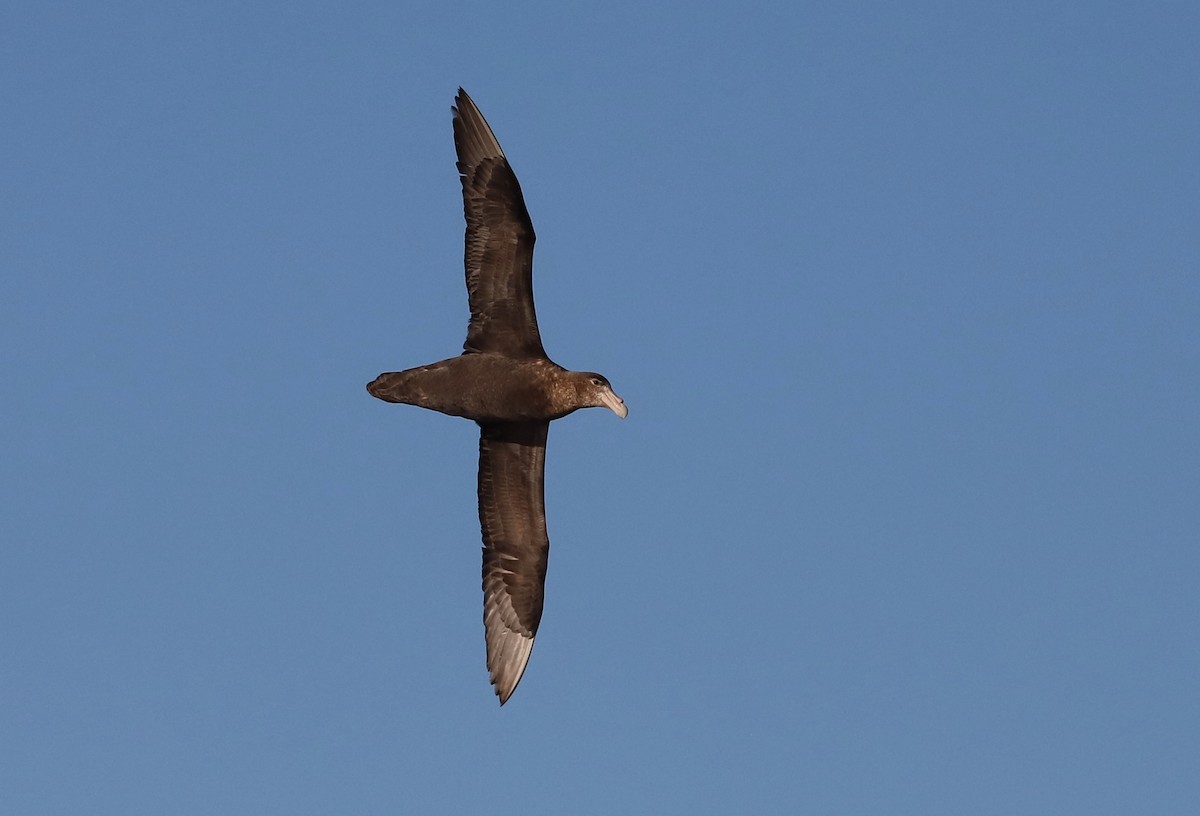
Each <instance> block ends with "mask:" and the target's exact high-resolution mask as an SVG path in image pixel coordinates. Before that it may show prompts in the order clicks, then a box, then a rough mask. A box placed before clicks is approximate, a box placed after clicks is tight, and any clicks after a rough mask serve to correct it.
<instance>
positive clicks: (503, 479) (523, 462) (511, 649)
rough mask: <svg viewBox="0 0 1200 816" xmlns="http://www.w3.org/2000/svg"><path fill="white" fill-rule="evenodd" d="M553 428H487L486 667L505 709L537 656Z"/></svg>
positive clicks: (483, 492)
mask: <svg viewBox="0 0 1200 816" xmlns="http://www.w3.org/2000/svg"><path fill="white" fill-rule="evenodd" d="M548 429H549V423H548V422H497V423H487V424H481V425H480V430H481V432H480V436H479V524H480V527H481V528H482V530H483V623H484V628H485V630H486V637H487V664H488V671H489V672H490V673H491V677H492V684H493V685H494V686H495V687H496V695H497V696H498V697H499V698H500V703H501V705H503V704H504V702H505V701H507V700H508V698H509V696H510V695H512V693H513V690H514V689H515V688H516V687H517V683H519V682H520V681H521V675H522V674H524V673H525V666H526V664H527V663H528V662H529V654H530V652H532V651H533V638H534V635H536V634H537V628H538V623H539V622H540V621H541V619H542V599H543V589H544V586H545V582H546V562H547V558H548V557H549V554H550V540H549V539H548V538H547V536H546V507H545V500H544V479H543V477H544V472H545V463H546V432H547V430H548Z"/></svg>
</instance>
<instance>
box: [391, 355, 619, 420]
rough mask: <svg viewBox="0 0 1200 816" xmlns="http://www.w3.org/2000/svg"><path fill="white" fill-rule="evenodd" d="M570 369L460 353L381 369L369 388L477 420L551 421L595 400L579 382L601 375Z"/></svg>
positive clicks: (547, 362)
mask: <svg viewBox="0 0 1200 816" xmlns="http://www.w3.org/2000/svg"><path fill="white" fill-rule="evenodd" d="M583 374H584V377H583V378H581V377H580V376H579V375H580V372H575V371H567V370H566V369H565V368H563V367H562V366H559V365H556V364H555V363H553V362H551V361H550V360H548V359H545V358H540V359H538V358H535V359H513V358H511V357H506V356H504V355H502V354H493V353H488V352H480V353H467V354H460V355H459V356H458V357H451V358H450V359H448V360H442V361H440V362H437V363H432V364H431V365H427V366H418V367H417V368H410V369H408V370H407V371H397V372H394V373H391V374H381V375H380V376H379V377H378V378H376V379H375V381H374V382H372V383H371V384H370V385H369V386H368V389H369V390H370V391H371V393H372V394H373V395H375V396H376V397H378V398H379V399H381V400H385V401H387V402H402V403H406V404H408V405H417V406H420V407H421V408H429V409H430V410H433V411H440V412H441V413H443V414H450V415H451V416H460V417H465V418H467V419H473V420H475V421H476V422H530V421H542V422H549V421H550V420H552V419H560V418H562V417H564V416H566V415H567V414H569V413H571V412H572V411H576V410H578V409H579V408H585V407H588V406H590V405H592V404H593V403H592V402H591V401H589V399H590V398H589V397H588V396H587V395H586V393H584V394H581V393H580V388H579V385H580V384H581V383H580V381H581V379H582V382H583V384H585V385H590V384H591V383H590V379H589V378H592V377H596V378H598V377H599V375H598V374H590V373H587V372H583Z"/></svg>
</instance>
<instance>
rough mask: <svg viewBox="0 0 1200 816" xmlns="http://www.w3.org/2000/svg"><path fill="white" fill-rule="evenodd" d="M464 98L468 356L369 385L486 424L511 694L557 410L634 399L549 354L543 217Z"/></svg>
mask: <svg viewBox="0 0 1200 816" xmlns="http://www.w3.org/2000/svg"><path fill="white" fill-rule="evenodd" d="M455 102H456V105H455V107H454V108H453V111H454V146H455V148H456V149H457V151H458V172H459V174H460V176H461V180H462V187H463V210H464V213H465V215H466V219H467V235H466V253H465V258H464V260H465V265H466V272H467V299H468V302H469V305H470V307H471V322H470V324H469V326H468V328H467V340H466V342H465V343H464V344H463V353H462V354H461V355H459V356H458V357H452V358H450V359H448V360H442V361H441V362H438V363H433V364H431V365H427V366H419V367H417V368H410V369H408V370H407V371H397V372H393V373H390V374H380V375H379V376H378V377H377V378H376V379H375V381H374V382H372V383H371V384H370V385H368V386H367V390H368V391H370V392H371V394H372V395H374V396H376V397H378V398H379V399H381V400H386V401H388V402H401V403H407V404H409V405H418V406H420V407H422V408H429V409H431V410H434V411H440V412H442V413H443V414H450V415H452V416H461V417H466V418H467V419H473V420H475V421H476V422H477V423H478V424H479V427H480V435H479V524H480V527H481V528H482V531H483V622H484V630H485V635H486V640H487V665H488V671H489V672H490V673H491V678H492V684H493V685H494V686H495V688H496V695H497V696H498V697H499V698H500V704H501V705H503V704H504V703H505V702H506V701H507V700H508V698H509V696H511V695H512V693H513V690H514V689H515V688H516V687H517V683H519V682H520V680H521V675H522V674H524V672H525V666H526V664H527V663H528V662H529V654H530V652H531V651H532V649H533V639H534V636H535V635H536V634H537V629H538V623H540V622H541V619H542V599H543V588H544V586H545V581H546V563H547V558H548V557H549V553H550V540H549V539H548V538H547V536H546V509H545V502H544V498H543V493H544V491H543V486H544V482H543V474H544V469H545V462H546V432H547V431H548V430H549V427H550V421H551V420H554V419H559V418H560V417H564V416H566V415H567V414H569V413H571V412H572V411H576V410H578V409H580V408H589V407H602V408H609V409H611V410H612V411H613V412H614V413H616V414H617V416H620V417H622V418H623V417H625V415H626V414H627V413H628V410H627V409H626V408H625V403H624V401H623V400H622V399H621V398H620V397H618V396H617V395H616V394H615V393H614V392H613V390H612V386H610V385H609V383H608V380H606V379H605V378H604V377H602V376H600V375H599V374H594V373H591V372H582V371H567V370H566V369H564V368H562V367H561V366H558V365H556V364H555V363H553V362H552V361H551V360H550V358H549V357H547V356H546V352H545V350H544V349H543V348H542V338H541V334H540V333H539V332H538V325H537V315H536V314H535V312H534V307H533V242H534V233H533V224H532V222H531V221H530V220H529V212H528V211H527V210H526V209H525V199H524V197H523V196H522V195H521V185H520V184H518V183H517V177H516V176H515V175H514V174H513V171H512V168H510V167H509V165H508V159H506V158H505V156H504V151H503V150H501V149H500V143H499V142H498V141H496V137H495V135H494V134H493V133H492V129H491V128H490V127H488V123H487V121H486V120H484V118H483V114H481V113H480V112H479V108H477V107H475V103H474V102H472V101H471V98H470V97H469V96H467V93H466V91H464V90H463V89H462V88H459V89H458V96H457V97H456V99H455Z"/></svg>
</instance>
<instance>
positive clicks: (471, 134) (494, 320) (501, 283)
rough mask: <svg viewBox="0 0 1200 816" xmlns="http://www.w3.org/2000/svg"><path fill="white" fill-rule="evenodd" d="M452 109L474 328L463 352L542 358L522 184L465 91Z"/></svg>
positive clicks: (530, 233)
mask: <svg viewBox="0 0 1200 816" xmlns="http://www.w3.org/2000/svg"><path fill="white" fill-rule="evenodd" d="M455 103H456V104H455V107H454V147H455V149H456V150H457V151H458V172H459V173H460V174H461V176H462V186H463V211H464V213H465V215H466V218H467V240H466V253H465V261H466V268H467V298H468V300H469V301H470V306H471V323H470V326H469V327H468V328H467V341H466V343H464V344H463V348H464V349H466V350H467V351H468V352H471V351H488V352H497V353H500V354H505V355H507V356H510V357H544V356H545V355H546V353H545V351H544V350H543V349H542V338H541V335H540V334H539V332H538V325H537V315H536V314H535V313H534V308H533V241H534V233H533V223H532V222H531V221H530V220H529V211H528V210H526V209H525V199H524V197H523V196H522V195H521V185H520V184H519V183H518V182H517V177H516V176H515V175H513V171H512V168H511V167H509V166H508V159H506V158H505V157H504V151H503V150H501V149H500V143H499V142H498V141H496V136H495V134H493V133H492V129H491V128H490V127H488V123H487V121H486V120H485V119H484V118H483V114H481V113H480V112H479V108H477V107H475V103H474V102H472V101H471V97H469V96H467V93H466V91H464V90H463V89H462V88H459V89H458V96H457V97H456V98H455Z"/></svg>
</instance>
